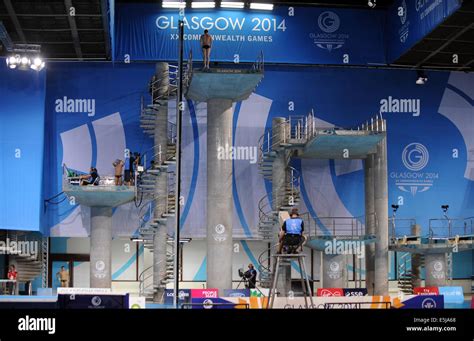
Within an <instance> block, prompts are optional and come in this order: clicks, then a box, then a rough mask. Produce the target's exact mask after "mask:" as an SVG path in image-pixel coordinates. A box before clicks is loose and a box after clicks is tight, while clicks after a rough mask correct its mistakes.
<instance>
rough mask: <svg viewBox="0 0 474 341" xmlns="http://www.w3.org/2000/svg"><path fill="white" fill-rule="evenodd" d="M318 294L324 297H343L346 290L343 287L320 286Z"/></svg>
mask: <svg viewBox="0 0 474 341" xmlns="http://www.w3.org/2000/svg"><path fill="white" fill-rule="evenodd" d="M316 296H322V297H343V296H344V290H343V289H342V288H318V290H317V291H316Z"/></svg>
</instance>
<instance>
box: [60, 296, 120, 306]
mask: <svg viewBox="0 0 474 341" xmlns="http://www.w3.org/2000/svg"><path fill="white" fill-rule="evenodd" d="M128 298H129V296H128V294H126V295H110V294H109V295H102V294H101V295H85V294H66V295H64V294H60V295H58V303H59V308H60V309H128V308H129V301H128Z"/></svg>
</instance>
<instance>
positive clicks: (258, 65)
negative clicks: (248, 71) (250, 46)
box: [252, 50, 265, 73]
mask: <svg viewBox="0 0 474 341" xmlns="http://www.w3.org/2000/svg"><path fill="white" fill-rule="evenodd" d="M264 65H265V58H264V55H263V50H262V51H260V53H259V55H258V56H257V59H256V60H255V62H254V63H253V64H252V70H253V71H256V72H262V73H263V72H264Z"/></svg>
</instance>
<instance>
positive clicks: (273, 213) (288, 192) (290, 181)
mask: <svg viewBox="0 0 474 341" xmlns="http://www.w3.org/2000/svg"><path fill="white" fill-rule="evenodd" d="M300 176H301V175H300V173H299V171H298V170H297V169H295V168H294V167H291V166H288V169H287V172H286V180H285V188H283V189H282V191H283V193H279V194H278V195H277V196H273V197H272V199H271V200H270V199H269V196H264V197H263V198H261V199H260V200H259V202H258V204H257V207H258V217H259V223H260V226H262V225H268V226H270V225H271V224H273V223H275V222H276V220H277V219H278V212H279V211H281V210H282V209H287V208H289V207H292V206H295V205H296V203H297V202H298V200H299V195H300V192H299V182H300ZM266 230H268V228H267V229H266ZM264 232H265V233H266V232H267V231H264Z"/></svg>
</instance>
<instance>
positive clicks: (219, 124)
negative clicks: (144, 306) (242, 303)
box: [185, 54, 264, 296]
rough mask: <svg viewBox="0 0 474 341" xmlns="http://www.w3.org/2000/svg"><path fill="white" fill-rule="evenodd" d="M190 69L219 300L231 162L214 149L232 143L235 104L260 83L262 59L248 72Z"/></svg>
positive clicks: (188, 91) (228, 282) (227, 267)
mask: <svg viewBox="0 0 474 341" xmlns="http://www.w3.org/2000/svg"><path fill="white" fill-rule="evenodd" d="M245 67H246V66H242V65H234V67H232V68H217V69H215V68H213V69H206V70H199V69H192V62H188V70H187V73H186V77H185V80H186V88H185V97H186V98H187V99H190V100H193V101H197V102H206V103H207V137H206V138H207V141H206V143H207V151H208V152H207V207H212V209H209V210H207V217H206V221H207V224H206V225H207V240H206V243H207V287H208V288H217V289H218V290H219V293H220V295H221V296H222V295H223V293H224V290H225V289H228V288H232V257H233V241H232V230H233V228H232V224H233V220H232V212H233V208H234V202H233V196H232V172H233V164H232V160H231V159H225V160H223V159H222V158H221V157H219V153H218V150H219V149H220V148H222V147H223V146H226V145H229V146H231V145H232V144H233V142H232V136H233V132H232V130H233V125H232V122H233V117H234V106H233V103H234V102H237V101H242V100H245V99H247V98H248V97H249V96H250V95H251V94H252V92H254V91H255V89H256V88H257V86H258V85H259V83H260V82H261V80H262V79H263V73H264V71H263V54H260V56H259V58H258V59H257V61H256V62H255V63H254V64H253V65H252V66H251V67H250V68H248V69H245Z"/></svg>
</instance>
